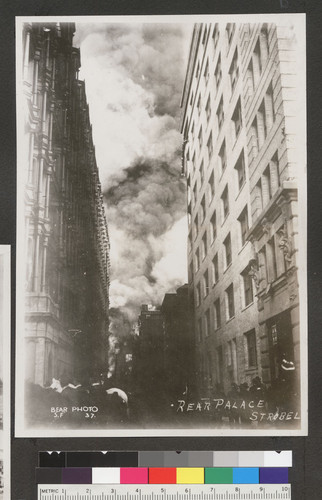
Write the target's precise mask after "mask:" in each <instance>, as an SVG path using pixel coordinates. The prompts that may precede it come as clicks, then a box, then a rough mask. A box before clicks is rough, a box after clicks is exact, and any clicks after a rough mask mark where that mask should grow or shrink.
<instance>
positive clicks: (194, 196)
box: [192, 181, 197, 203]
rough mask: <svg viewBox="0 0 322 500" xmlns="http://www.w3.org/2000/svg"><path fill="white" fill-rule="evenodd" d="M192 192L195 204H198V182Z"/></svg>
mask: <svg viewBox="0 0 322 500" xmlns="http://www.w3.org/2000/svg"><path fill="white" fill-rule="evenodd" d="M192 192H193V201H194V203H196V201H197V181H196V182H195V185H194V186H193V190H192Z"/></svg>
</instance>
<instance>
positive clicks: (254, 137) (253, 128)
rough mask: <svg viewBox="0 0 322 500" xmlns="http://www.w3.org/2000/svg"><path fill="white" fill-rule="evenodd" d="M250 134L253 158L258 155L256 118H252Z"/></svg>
mask: <svg viewBox="0 0 322 500" xmlns="http://www.w3.org/2000/svg"><path fill="white" fill-rule="evenodd" d="M251 134H252V149H253V158H254V157H255V156H256V155H257V154H258V150H259V139H258V123H257V117H255V118H254V121H253V123H252V126H251Z"/></svg>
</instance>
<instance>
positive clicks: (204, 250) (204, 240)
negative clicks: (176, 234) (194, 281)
mask: <svg viewBox="0 0 322 500" xmlns="http://www.w3.org/2000/svg"><path fill="white" fill-rule="evenodd" d="M206 255H207V233H206V232H205V234H204V235H203V237H202V240H201V258H202V260H204V259H205V258H206Z"/></svg>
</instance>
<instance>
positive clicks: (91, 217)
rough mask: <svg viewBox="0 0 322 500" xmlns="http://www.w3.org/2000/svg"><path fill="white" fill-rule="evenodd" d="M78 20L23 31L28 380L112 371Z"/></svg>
mask: <svg viewBox="0 0 322 500" xmlns="http://www.w3.org/2000/svg"><path fill="white" fill-rule="evenodd" d="M74 32H75V25H74V24H73V23H56V24H55V23H49V24H48V23H32V24H28V23H25V24H24V30H23V82H22V86H23V93H24V105H25V109H24V113H25V130H24V132H25V135H24V144H23V152H24V157H23V165H22V166H21V167H22V171H21V172H20V171H19V175H24V186H25V189H24V195H25V205H24V215H25V233H24V238H25V259H26V265H25V272H26V274H25V286H26V293H25V297H26V303H25V342H26V347H25V349H26V352H25V359H26V379H27V380H29V381H31V382H34V383H36V384H40V385H46V384H49V383H50V382H51V379H52V377H56V378H58V377H65V378H67V379H68V378H69V379H70V378H71V377H76V378H81V377H83V376H84V377H85V376H87V377H89V376H90V375H91V374H93V371H94V370H97V371H98V370H102V369H105V370H107V368H106V354H107V335H108V333H107V332H108V305H109V300H108V291H109V239H108V230H107V223H106V219H105V214H104V207H103V196H102V193H101V186H100V182H99V174H98V168H97V164H96V159H95V147H94V145H93V139H92V130H91V124H90V120H89V110H88V105H87V102H86V94H85V85H84V82H83V81H80V80H79V77H78V74H79V68H80V51H79V49H77V48H75V47H73V34H74Z"/></svg>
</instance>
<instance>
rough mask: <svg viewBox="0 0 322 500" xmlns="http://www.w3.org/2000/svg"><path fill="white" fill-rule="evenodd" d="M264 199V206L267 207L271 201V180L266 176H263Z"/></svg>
mask: <svg viewBox="0 0 322 500" xmlns="http://www.w3.org/2000/svg"><path fill="white" fill-rule="evenodd" d="M261 181H262V197H263V206H264V207H266V206H267V205H268V203H269V200H270V196H269V193H270V185H269V179H268V178H267V176H266V175H263V176H262V179H261Z"/></svg>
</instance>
